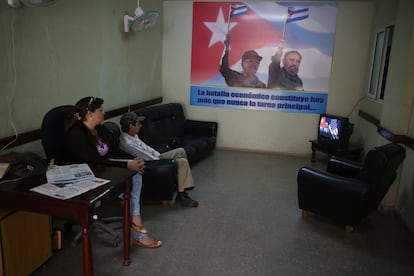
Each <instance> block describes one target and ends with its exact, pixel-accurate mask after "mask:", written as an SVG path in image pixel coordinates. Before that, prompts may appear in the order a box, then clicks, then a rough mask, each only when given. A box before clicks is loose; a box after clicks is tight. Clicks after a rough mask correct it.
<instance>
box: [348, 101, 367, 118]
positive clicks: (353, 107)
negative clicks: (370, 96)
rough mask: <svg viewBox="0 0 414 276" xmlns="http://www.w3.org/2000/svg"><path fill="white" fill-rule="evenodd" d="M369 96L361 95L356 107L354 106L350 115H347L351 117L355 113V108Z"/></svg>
mask: <svg viewBox="0 0 414 276" xmlns="http://www.w3.org/2000/svg"><path fill="white" fill-rule="evenodd" d="M366 98H367V96H363V97H361V98H360V99H359V100H358V101H357V102H356V103H355V104H354V107H353V108H352V110H351V112H349V113H348V115H347V116H346V117H350V116H351V114H352V113H354V111H355V108H356V107H357V106H358V105H359V104H360V103H361V102H362V101H363V100H365V99H366Z"/></svg>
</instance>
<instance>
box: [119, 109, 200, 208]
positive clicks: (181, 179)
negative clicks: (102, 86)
mask: <svg viewBox="0 0 414 276" xmlns="http://www.w3.org/2000/svg"><path fill="white" fill-rule="evenodd" d="M144 120H145V117H144V116H138V115H137V114H136V113H134V112H128V113H125V114H124V115H123V116H122V117H121V119H120V125H121V130H122V133H121V136H120V137H119V146H120V148H121V149H122V150H123V151H125V152H128V153H129V154H131V155H134V156H139V157H140V158H142V159H143V160H159V159H175V160H176V161H177V166H178V171H177V173H178V193H177V196H176V198H175V202H177V203H180V204H181V205H182V206H184V207H197V206H198V202H197V201H195V200H193V199H192V198H190V196H189V195H188V193H187V191H186V190H187V189H189V188H193V187H194V181H193V176H192V174H191V169H190V165H189V163H188V160H187V154H186V152H185V150H184V149H183V148H176V149H173V150H170V151H166V152H163V153H159V152H158V151H156V150H155V149H153V148H152V147H150V146H148V145H147V144H145V143H144V142H143V141H142V140H141V139H140V138H139V137H138V133H139V131H140V130H141V127H142V125H141V122H142V121H144Z"/></svg>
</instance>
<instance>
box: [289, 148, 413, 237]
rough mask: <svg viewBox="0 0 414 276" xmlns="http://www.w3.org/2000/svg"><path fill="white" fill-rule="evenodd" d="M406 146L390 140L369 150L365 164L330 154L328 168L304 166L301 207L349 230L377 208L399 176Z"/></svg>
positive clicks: (300, 180) (304, 212) (299, 179)
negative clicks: (323, 169) (399, 168)
mask: <svg viewBox="0 0 414 276" xmlns="http://www.w3.org/2000/svg"><path fill="white" fill-rule="evenodd" d="M404 157H405V149H404V148H403V147H402V146H401V145H398V144H394V143H389V144H386V145H383V146H379V147H375V148H374V149H372V150H370V151H369V152H368V154H367V155H366V157H365V160H364V162H363V163H358V162H355V161H348V160H344V159H340V158H337V157H335V156H333V157H331V158H330V160H329V163H328V167H327V171H322V170H318V169H316V168H312V167H306V166H305V167H302V168H301V169H300V170H299V172H298V175H297V182H298V201H299V208H300V209H301V210H302V215H303V216H304V217H307V216H308V212H312V213H315V214H318V215H321V216H324V217H328V218H331V219H333V220H335V221H337V222H339V223H340V224H343V225H345V227H346V231H347V232H352V231H353V230H354V226H355V225H357V224H358V223H360V221H361V220H362V219H363V218H364V217H366V216H367V215H368V214H369V213H371V212H373V211H375V210H376V209H377V208H378V206H379V204H380V203H381V200H382V199H383V198H384V196H385V194H386V193H387V191H388V189H389V187H390V186H391V184H392V183H393V181H394V179H395V178H396V175H397V172H396V171H397V169H398V167H399V166H400V164H401V162H402V161H403V160H404Z"/></svg>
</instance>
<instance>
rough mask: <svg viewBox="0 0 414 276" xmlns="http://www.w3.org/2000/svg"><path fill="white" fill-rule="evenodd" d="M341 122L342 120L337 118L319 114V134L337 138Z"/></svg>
mask: <svg viewBox="0 0 414 276" xmlns="http://www.w3.org/2000/svg"><path fill="white" fill-rule="evenodd" d="M341 123H342V121H341V120H340V119H339V118H334V117H329V116H326V115H321V117H320V120H319V135H321V136H324V137H326V138H330V139H333V140H339V135H340V134H341V133H340V132H341Z"/></svg>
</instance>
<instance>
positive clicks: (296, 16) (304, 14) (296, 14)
mask: <svg viewBox="0 0 414 276" xmlns="http://www.w3.org/2000/svg"><path fill="white" fill-rule="evenodd" d="M289 12H290V16H288V18H287V19H286V23H291V22H295V21H299V20H304V19H306V18H308V17H309V8H302V9H298V10H295V8H293V7H289V8H288V13H289Z"/></svg>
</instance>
